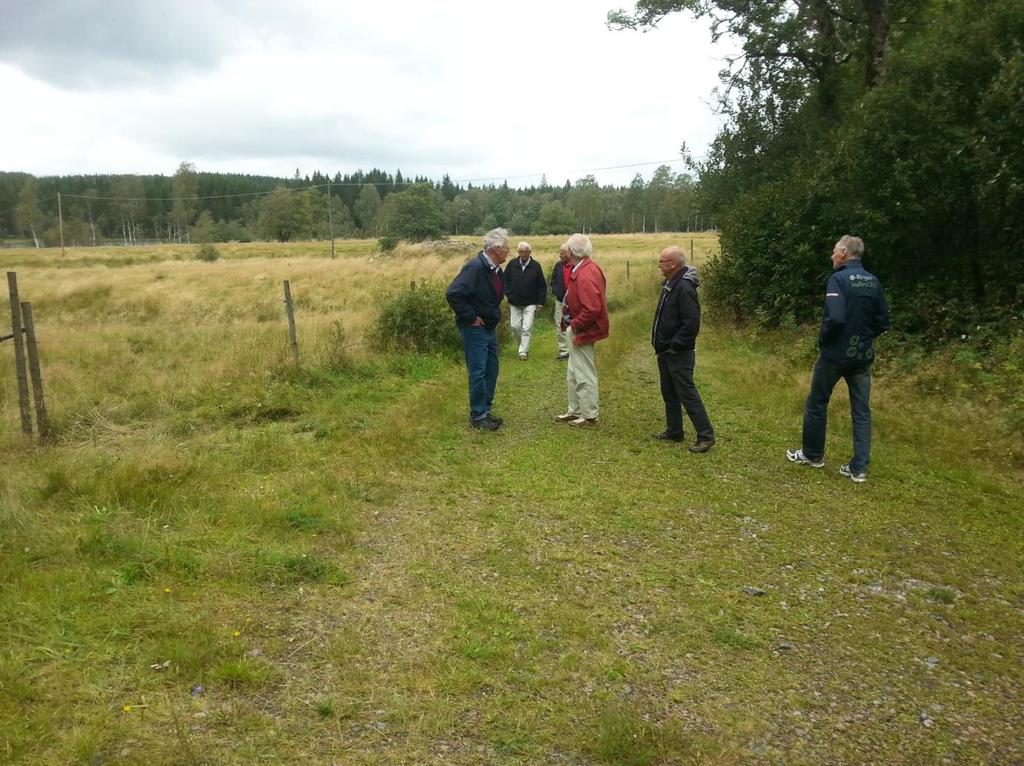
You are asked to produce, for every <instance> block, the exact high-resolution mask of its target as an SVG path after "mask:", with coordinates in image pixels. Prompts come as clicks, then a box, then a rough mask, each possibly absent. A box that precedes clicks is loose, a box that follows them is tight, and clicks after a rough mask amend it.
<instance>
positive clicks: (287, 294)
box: [284, 279, 299, 363]
mask: <svg viewBox="0 0 1024 766" xmlns="http://www.w3.org/2000/svg"><path fill="white" fill-rule="evenodd" d="M284 311H285V313H286V314H287V315H288V342H289V343H291V346H292V357H293V358H294V359H295V362H296V363H298V361H299V340H298V338H296V337H295V310H294V308H293V307H292V289H291V287H289V286H288V280H287V279H286V280H285V281H284Z"/></svg>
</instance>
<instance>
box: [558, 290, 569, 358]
mask: <svg viewBox="0 0 1024 766" xmlns="http://www.w3.org/2000/svg"><path fill="white" fill-rule="evenodd" d="M562 313H563V308H562V302H561V301H560V300H558V298H555V340H556V341H557V342H558V355H559V356H561V355H562V354H568V353H569V341H568V339H567V338H566V336H565V330H563V329H562Z"/></svg>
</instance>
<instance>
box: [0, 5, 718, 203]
mask: <svg viewBox="0 0 1024 766" xmlns="http://www.w3.org/2000/svg"><path fill="white" fill-rule="evenodd" d="M623 6H625V7H632V3H631V2H623V1H622V0H517V2H502V3H498V2H488V1H487V0H475V1H474V0H437V2H406V1H405V0H392V1H391V2H379V3H376V2H349V0H344V1H341V0H337V1H335V2H330V1H329V0H288V2H284V3H282V2H280V0H272V1H267V2H264V1H262V0H248V1H243V0H202V1H201V2H200V1H199V0H196V1H194V2H193V1H192V0H178V1H177V2H170V1H169V0H153V1H149V2H147V1H145V0H0V104H2V107H0V110H2V113H3V117H2V118H0V170H18V171H25V172H29V173H34V174H36V175H57V174H59V175H65V174H76V173H163V174H165V175H171V174H173V173H174V171H175V169H176V168H177V166H178V163H179V162H181V161H183V160H185V161H190V162H193V163H195V165H196V168H197V169H198V170H200V171H225V172H242V173H254V174H260V175H274V176H291V175H292V174H293V173H294V172H295V169H296V168H298V169H299V170H300V171H301V172H302V173H303V174H306V173H312V172H313V171H314V170H317V169H319V170H321V171H324V172H330V173H332V174H333V173H334V172H338V171H340V172H342V173H345V172H350V171H354V170H357V169H360V168H361V169H363V170H369V169H370V168H373V167H377V168H380V169H383V170H387V171H391V172H393V171H394V170H396V169H401V171H402V173H403V174H405V175H409V176H412V175H426V176H430V177H432V178H440V176H441V175H442V174H443V173H445V172H448V173H449V174H451V176H452V178H453V179H457V180H462V181H466V180H474V181H477V180H480V181H481V182H489V181H492V180H493V181H494V182H499V183H500V182H501V180H503V179H508V181H509V183H510V184H511V185H513V186H524V185H529V184H532V183H537V182H539V181H540V174H542V173H544V174H547V179H548V181H549V182H551V183H561V182H563V181H564V180H565V179H566V178H569V179H571V180H573V181H575V180H576V179H577V178H579V177H581V176H583V175H586V174H587V173H588V172H593V174H594V175H595V176H597V178H598V180H599V181H600V182H602V183H627V182H628V181H629V179H630V178H632V177H633V175H634V174H635V173H636V172H641V173H642V174H643V175H644V177H645V178H649V177H650V174H651V172H652V171H653V169H654V166H653V165H651V166H646V167H636V168H628V169H620V170H598V168H606V167H609V166H617V165H627V164H634V163H644V162H657V161H660V160H677V159H678V157H679V148H680V145H681V144H682V143H683V142H684V141H685V142H686V144H687V145H688V147H689V148H690V149H691V151H692V152H693V153H694V154H695V155H700V154H703V152H704V150H705V149H706V147H707V144H708V143H709V142H710V140H711V139H712V138H713V136H714V134H715V132H716V130H717V127H718V124H719V119H718V117H717V116H716V115H715V114H714V113H713V110H712V108H711V106H710V104H711V101H712V99H711V90H712V88H714V87H715V85H716V84H717V73H718V70H719V69H721V68H722V61H721V58H722V56H723V55H724V53H725V52H726V51H724V50H723V49H715V48H713V47H712V46H711V44H710V42H709V34H708V29H707V27H706V25H704V24H703V23H699V22H695V21H693V19H692V18H688V17H685V16H682V15H679V14H677V15H675V16H674V17H670V18H669V19H666V20H665V21H664V22H663V23H662V24H661V25H660V26H659V27H658V29H656V30H654V31H652V32H649V33H646V34H642V33H639V32H632V31H610V30H608V29H607V27H606V25H605V19H606V14H607V12H608V11H609V10H610V9H613V8H617V7H623ZM673 167H674V169H676V170H683V166H682V164H681V163H678V162H676V163H675V164H673Z"/></svg>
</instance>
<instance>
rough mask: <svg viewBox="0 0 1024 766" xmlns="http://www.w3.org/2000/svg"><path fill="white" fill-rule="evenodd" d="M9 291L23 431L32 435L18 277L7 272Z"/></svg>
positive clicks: (19, 407) (13, 273)
mask: <svg viewBox="0 0 1024 766" xmlns="http://www.w3.org/2000/svg"><path fill="white" fill-rule="evenodd" d="M7 290H8V292H9V294H10V296H11V332H12V333H14V368H15V372H16V374H17V376H18V410H19V412H20V413H21V431H22V433H24V434H27V435H29V436H31V435H32V411H31V409H30V407H29V402H28V375H27V373H26V371H25V341H24V339H23V338H22V337H21V303H19V302H18V275H17V273H15V272H13V271H8V272H7Z"/></svg>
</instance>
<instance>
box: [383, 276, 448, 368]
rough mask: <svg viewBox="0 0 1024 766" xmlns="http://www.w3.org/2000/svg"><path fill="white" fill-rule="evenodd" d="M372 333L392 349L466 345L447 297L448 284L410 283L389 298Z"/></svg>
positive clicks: (433, 349)
mask: <svg viewBox="0 0 1024 766" xmlns="http://www.w3.org/2000/svg"><path fill="white" fill-rule="evenodd" d="M371 334H372V336H373V338H374V340H376V342H378V343H379V344H380V345H381V346H383V347H384V348H387V349H391V350H403V351H416V352H418V353H433V352H439V351H458V350H460V349H461V348H462V340H461V338H460V337H459V332H458V330H457V329H456V327H455V322H454V320H453V318H452V312H451V309H450V308H449V307H448V302H447V301H446V300H445V299H444V288H443V287H441V286H440V285H437V284H430V283H424V284H422V285H420V286H419V287H418V288H413V287H408V288H406V289H404V290H403V291H402V292H400V293H398V294H397V295H394V296H392V297H390V298H388V299H387V300H386V301H385V302H384V304H383V305H382V306H381V308H380V312H379V313H378V314H377V319H376V322H375V323H374V326H373V330H372V333H371Z"/></svg>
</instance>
